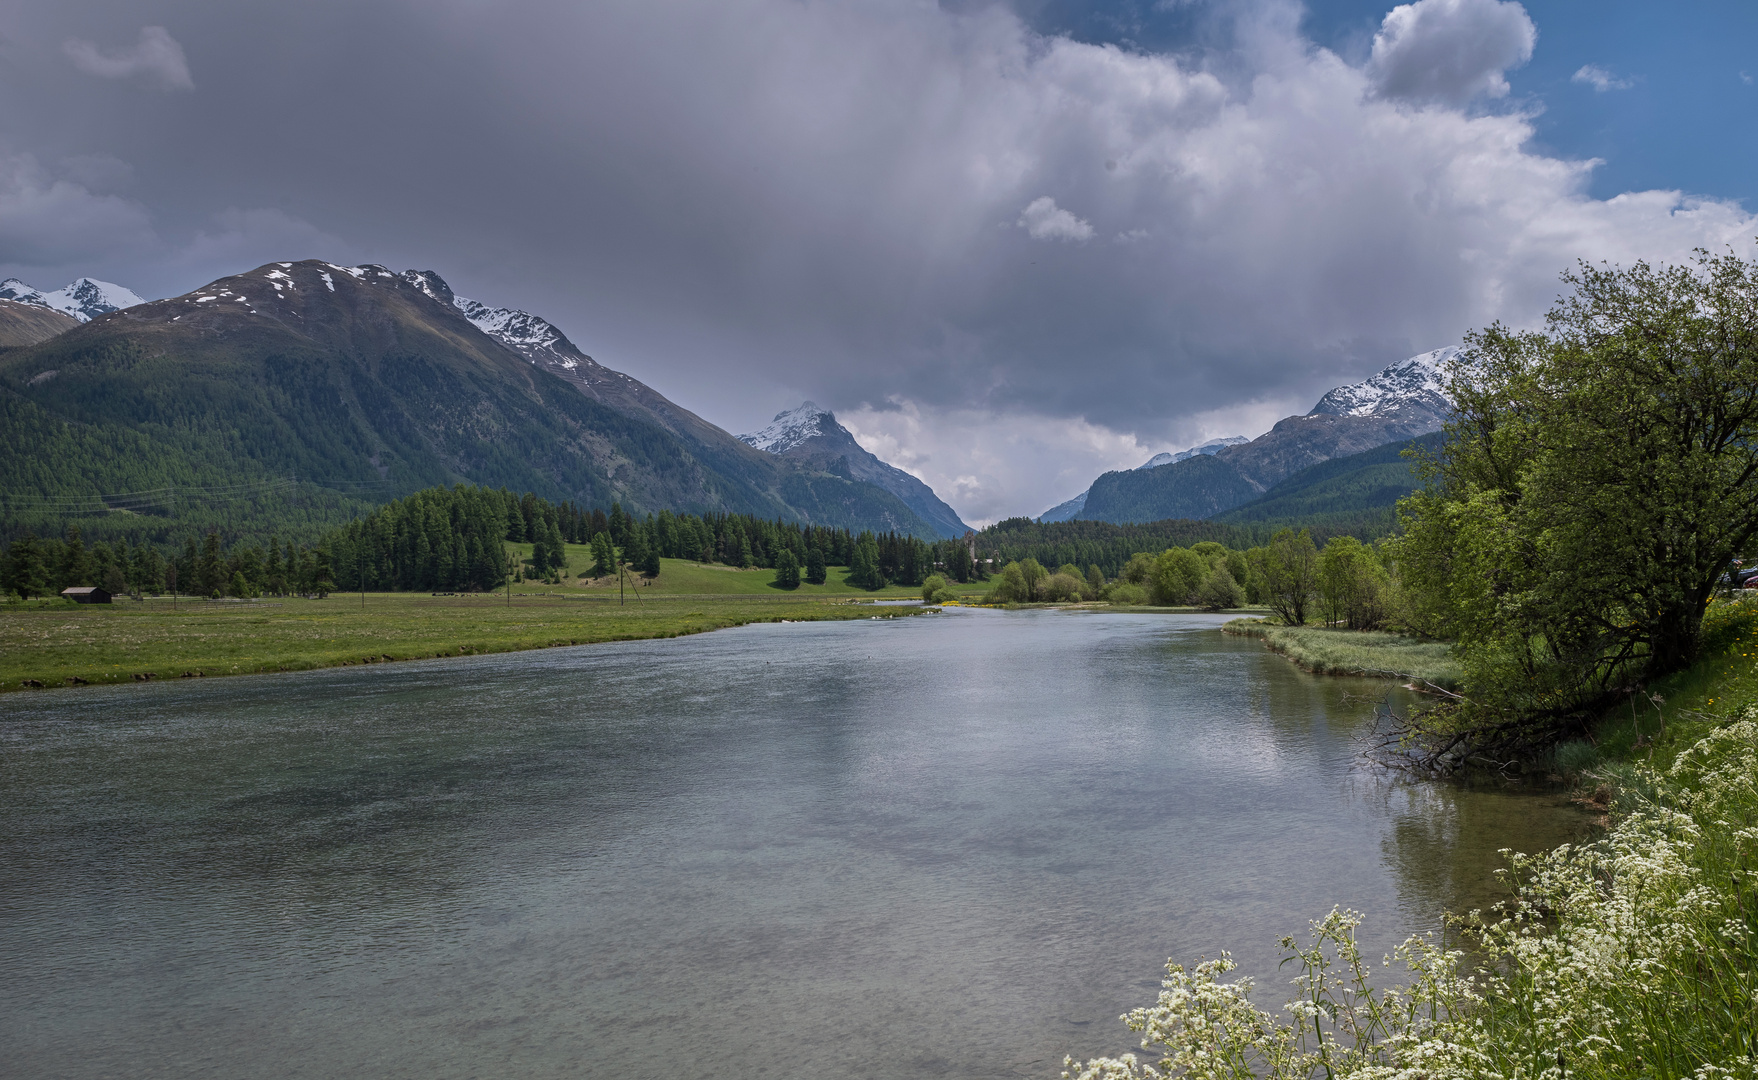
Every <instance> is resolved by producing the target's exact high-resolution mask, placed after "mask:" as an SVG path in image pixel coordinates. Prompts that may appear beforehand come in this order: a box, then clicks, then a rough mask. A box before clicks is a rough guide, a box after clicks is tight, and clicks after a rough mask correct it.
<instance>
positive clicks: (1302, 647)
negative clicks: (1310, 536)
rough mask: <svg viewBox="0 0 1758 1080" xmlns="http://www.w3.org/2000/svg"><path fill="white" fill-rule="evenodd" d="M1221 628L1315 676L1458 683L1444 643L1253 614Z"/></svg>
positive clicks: (1450, 685)
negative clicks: (1271, 619) (1283, 621)
mask: <svg viewBox="0 0 1758 1080" xmlns="http://www.w3.org/2000/svg"><path fill="white" fill-rule="evenodd" d="M1224 629H1225V630H1226V632H1227V633H1229V634H1241V635H1244V636H1246V637H1255V638H1261V639H1263V642H1264V644H1266V645H1268V646H1269V647H1270V648H1271V649H1274V650H1275V651H1276V652H1279V653H1281V654H1282V655H1283V656H1286V657H1287V658H1288V659H1290V660H1292V661H1294V662H1295V663H1296V664H1299V665H1300V666H1301V667H1303V668H1305V669H1306V670H1308V671H1312V672H1317V673H1318V674H1320V675H1373V676H1380V677H1385V678H1410V679H1418V680H1421V681H1423V682H1427V683H1433V684H1434V685H1435V686H1439V687H1442V688H1444V689H1448V690H1451V689H1454V688H1455V687H1457V686H1458V684H1459V665H1458V663H1457V662H1456V661H1454V660H1453V657H1452V648H1451V646H1449V645H1447V644H1446V643H1445V642H1439V641H1420V640H1418V639H1416V638H1412V637H1405V636H1404V635H1402V634H1386V633H1377V632H1371V631H1363V630H1330V629H1325V628H1322V627H1316V626H1277V625H1274V624H1272V623H1267V622H1264V621H1262V620H1259V619H1234V620H1233V621H1232V622H1230V623H1228V624H1227V625H1226V626H1225V627H1224Z"/></svg>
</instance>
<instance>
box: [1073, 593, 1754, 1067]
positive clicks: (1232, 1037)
mask: <svg viewBox="0 0 1758 1080" xmlns="http://www.w3.org/2000/svg"><path fill="white" fill-rule="evenodd" d="M1705 641H1706V646H1707V647H1706V650H1705V653H1706V655H1705V659H1703V660H1702V661H1701V662H1699V663H1698V664H1697V665H1696V666H1694V667H1693V668H1692V669H1690V670H1689V671H1686V672H1684V673H1682V674H1680V675H1678V676H1675V677H1674V678H1672V679H1669V680H1667V681H1666V682H1664V683H1661V684H1657V685H1656V686H1654V687H1651V688H1649V692H1648V694H1647V695H1646V697H1645V700H1646V701H1647V705H1646V706H1637V707H1636V708H1635V709H1634V710H1633V711H1632V715H1631V716H1630V717H1625V716H1622V715H1620V714H1618V713H1616V712H1614V713H1613V714H1611V715H1608V716H1607V717H1606V719H1605V721H1604V722H1603V723H1602V724H1601V726H1600V729H1599V730H1598V731H1597V732H1596V733H1595V736H1594V739H1593V740H1587V741H1588V742H1591V743H1593V744H1594V747H1593V748H1594V749H1595V751H1596V752H1597V753H1598V754H1600V755H1601V759H1600V761H1599V763H1598V764H1597V766H1595V767H1593V768H1590V769H1588V770H1587V771H1585V772H1584V773H1582V774H1581V777H1580V778H1581V779H1583V780H1585V781H1587V782H1589V783H1593V782H1596V781H1600V782H1603V783H1602V791H1601V794H1603V795H1606V796H1607V797H1608V798H1609V800H1610V805H1609V807H1608V809H1609V810H1610V814H1609V815H1608V818H1607V822H1606V824H1607V831H1606V833H1605V834H1604V836H1603V838H1602V839H1600V840H1599V841H1597V842H1594V843H1588V844H1582V845H1576V846H1570V845H1565V846H1564V847H1561V848H1558V849H1556V850H1554V851H1549V852H1544V853H1541V854H1538V855H1532V856H1525V855H1520V856H1514V857H1512V859H1511V867H1510V874H1509V882H1510V883H1511V884H1512V885H1513V886H1514V887H1515V891H1514V893H1513V894H1512V896H1511V897H1510V900H1509V901H1508V903H1507V904H1506V905H1505V906H1504V907H1503V908H1502V909H1501V910H1499V911H1497V912H1493V913H1481V914H1480V913H1476V912H1472V913H1469V914H1466V915H1465V916H1464V917H1462V918H1459V919H1457V920H1456V921H1455V922H1454V924H1453V927H1454V930H1453V934H1454V936H1455V937H1456V938H1462V939H1463V940H1461V941H1459V943H1460V944H1466V943H1469V945H1470V946H1471V948H1472V950H1473V952H1474V954H1475V963H1474V964H1473V965H1472V966H1471V967H1472V974H1469V975H1468V974H1467V973H1466V971H1465V965H1464V964H1463V954H1462V953H1461V952H1459V951H1454V950H1449V949H1447V948H1446V947H1445V946H1444V945H1443V943H1442V942H1440V941H1437V940H1436V939H1434V938H1412V939H1411V940H1410V941H1408V942H1406V943H1405V945H1404V946H1403V947H1402V948H1401V949H1400V950H1399V951H1398V953H1397V960H1398V962H1399V964H1400V967H1401V968H1402V970H1401V971H1400V972H1399V973H1398V974H1396V975H1394V976H1392V977H1391V978H1389V979H1385V981H1386V982H1395V983H1402V985H1401V986H1398V987H1396V988H1380V989H1372V988H1371V987H1372V983H1373V981H1374V980H1375V977H1376V976H1375V969H1377V968H1379V967H1380V965H1379V964H1378V963H1377V962H1376V961H1377V958H1370V957H1366V956H1363V955H1362V953H1361V951H1360V950H1359V948H1358V947H1357V946H1356V944H1355V928H1356V926H1357V925H1359V923H1360V922H1361V916H1360V915H1358V914H1356V913H1354V912H1348V911H1340V910H1334V911H1332V912H1331V914H1330V915H1328V916H1326V917H1324V918H1321V919H1318V920H1316V921H1314V923H1313V924H1312V927H1311V933H1310V936H1309V937H1307V938H1305V939H1296V938H1292V937H1291V938H1287V939H1284V941H1283V947H1284V948H1285V949H1286V950H1287V951H1288V955H1289V960H1290V962H1291V966H1292V968H1293V970H1294V971H1295V972H1296V973H1297V975H1298V977H1297V979H1296V985H1295V991H1294V995H1295V998H1296V1001H1297V1004H1296V1005H1294V1006H1291V1007H1290V1009H1289V1011H1287V1012H1279V1011H1272V1010H1271V1009H1266V1008H1262V1007H1260V1005H1272V1004H1273V1003H1271V1002H1267V1001H1266V1002H1260V1003H1254V1002H1253V1001H1252V999H1251V997H1250V996H1249V987H1248V986H1246V985H1243V984H1241V983H1237V982H1228V981H1226V973H1227V971H1228V970H1229V968H1230V966H1231V965H1230V962H1229V961H1228V960H1227V959H1226V958H1225V954H1223V958H1222V959H1221V960H1219V961H1205V962H1203V963H1201V964H1198V965H1197V966H1196V967H1194V968H1192V969H1186V968H1185V967H1183V966H1181V965H1177V964H1172V965H1169V966H1168V969H1167V975H1166V978H1165V981H1164V984H1163V985H1164V986H1165V988H1166V990H1167V991H1168V992H1166V993H1162V994H1161V995H1160V997H1159V1000H1158V1001H1157V1002H1155V1003H1153V1004H1151V1005H1148V1006H1146V1007H1144V1008H1141V1009H1138V1010H1136V1011H1134V1012H1132V1013H1131V1014H1130V1015H1129V1016H1128V1017H1127V1018H1126V1019H1127V1020H1128V1021H1129V1026H1130V1027H1131V1028H1132V1029H1133V1030H1135V1031H1136V1032H1138V1033H1140V1034H1141V1036H1145V1041H1143V1042H1142V1044H1141V1045H1142V1046H1143V1047H1144V1048H1145V1049H1146V1050H1147V1054H1146V1055H1143V1056H1144V1057H1146V1058H1148V1059H1149V1060H1152V1059H1158V1060H1157V1064H1158V1065H1159V1067H1160V1068H1161V1069H1162V1070H1164V1071H1168V1072H1177V1071H1179V1070H1187V1071H1188V1073H1189V1074H1190V1075H1200V1076H1205V1077H1231V1078H1235V1080H1247V1078H1253V1080H1258V1078H1274V1080H1295V1078H1302V1080H1304V1078H1307V1077H1310V1076H1314V1075H1318V1074H1320V1073H1323V1074H1324V1075H1327V1076H1332V1077H1335V1078H1337V1080H1345V1078H1357V1080H1369V1078H1374V1080H1383V1078H1385V1077H1390V1076H1411V1077H1415V1076H1421V1077H1425V1078H1428V1080H1455V1078H1456V1080H1465V1078H1485V1077H1523V1078H1531V1080H1541V1078H1558V1080H1561V1078H1563V1077H1569V1078H1582V1080H1625V1078H1629V1077H1655V1078H1660V1077H1666V1078H1685V1077H1692V1078H1703V1080H1708V1078H1710V1077H1753V1076H1758V905H1754V903H1753V897H1754V895H1758V870H1755V869H1754V867H1755V866H1758V603H1740V604H1717V605H1716V606H1715V607H1714V608H1712V609H1711V611H1710V613H1709V615H1708V617H1707V618H1706V620H1705ZM1216 944H1217V945H1224V944H1226V943H1216ZM1380 977H1381V978H1384V976H1380ZM1132 1041H1133V1040H1132ZM1069 1065H1070V1067H1069V1068H1068V1071H1067V1072H1065V1073H1064V1075H1065V1076H1072V1077H1077V1078H1080V1080H1124V1078H1141V1077H1146V1076H1148V1075H1157V1074H1150V1073H1148V1072H1147V1071H1145V1070H1144V1069H1143V1068H1142V1063H1141V1062H1140V1061H1137V1060H1133V1059H1131V1058H1101V1059H1095V1060H1092V1061H1088V1062H1086V1063H1084V1064H1075V1063H1072V1062H1071V1063H1069ZM1179 1074H1180V1075H1182V1074H1183V1073H1182V1072H1180V1073H1179Z"/></svg>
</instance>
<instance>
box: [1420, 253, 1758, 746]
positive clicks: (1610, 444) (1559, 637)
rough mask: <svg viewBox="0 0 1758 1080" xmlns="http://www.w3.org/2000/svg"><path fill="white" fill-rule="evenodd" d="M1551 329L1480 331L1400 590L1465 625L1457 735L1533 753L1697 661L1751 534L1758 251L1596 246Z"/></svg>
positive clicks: (1444, 627) (1423, 499) (1437, 625)
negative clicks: (1605, 253)
mask: <svg viewBox="0 0 1758 1080" xmlns="http://www.w3.org/2000/svg"><path fill="white" fill-rule="evenodd" d="M1564 281H1565V282H1566V283H1567V284H1568V285H1569V286H1571V287H1572V292H1571V293H1570V294H1569V295H1567V296H1565V297H1564V298H1563V299H1561V300H1560V301H1559V302H1558V303H1557V304H1556V306H1555V307H1553V308H1552V310H1551V312H1550V314H1549V316H1548V319H1547V324H1546V329H1545V331H1544V332H1542V333H1539V332H1528V333H1520V332H1515V331H1511V330H1508V329H1506V328H1504V327H1502V326H1500V325H1496V326H1492V327H1490V328H1489V329H1487V330H1484V331H1481V332H1478V333H1473V334H1471V335H1468V336H1467V339H1466V343H1467V346H1468V348H1467V349H1466V350H1465V351H1464V352H1463V353H1462V354H1461V355H1460V357H1459V358H1458V360H1457V362H1456V363H1455V364H1454V366H1453V367H1452V369H1451V370H1450V371H1449V372H1448V387H1449V390H1450V392H1451V393H1452V395H1453V397H1454V400H1455V402H1456V409H1457V411H1456V414H1455V420H1454V422H1453V423H1452V424H1451V425H1449V427H1448V429H1447V435H1448V438H1447V442H1446V444H1445V446H1444V448H1443V449H1442V450H1441V451H1440V453H1439V454H1438V455H1437V456H1435V457H1434V458H1432V459H1431V460H1430V461H1429V462H1428V479H1429V481H1430V487H1429V488H1427V489H1426V490H1423V491H1419V492H1418V493H1417V494H1415V495H1413V496H1410V497H1409V498H1407V499H1406V500H1405V501H1404V502H1403V503H1402V504H1401V507H1400V516H1401V518H1402V521H1403V524H1404V528H1405V531H1406V535H1405V537H1404V538H1403V539H1402V540H1401V541H1399V543H1398V544H1397V547H1396V551H1397V557H1398V564H1399V577H1400V580H1401V582H1402V584H1403V587H1404V589H1405V590H1406V591H1407V593H1408V594H1409V602H1408V604H1407V607H1408V609H1409V611H1410V612H1411V615H1412V617H1413V618H1414V619H1415V620H1416V621H1418V622H1419V623H1421V624H1422V625H1423V626H1424V627H1425V628H1426V629H1429V630H1431V631H1436V632H1440V633H1444V634H1446V635H1448V636H1452V637H1456V638H1457V641H1458V645H1457V647H1456V651H1457V654H1458V655H1459V657H1460V660H1461V664H1462V667H1463V668H1464V671H1465V682H1466V687H1467V691H1468V696H1469V699H1470V701H1471V705H1470V706H1469V707H1468V708H1467V709H1466V710H1465V711H1466V712H1467V713H1469V714H1470V715H1469V716H1465V717H1455V718H1454V719H1455V720H1456V721H1458V722H1460V723H1462V724H1463V726H1462V727H1461V728H1459V729H1458V731H1456V732H1455V734H1454V738H1457V739H1463V740H1464V741H1465V742H1466V743H1467V744H1469V745H1475V746H1477V747H1479V748H1482V749H1484V751H1485V752H1498V751H1507V752H1519V751H1521V750H1523V749H1531V748H1535V747H1538V746H1542V745H1543V744H1545V743H1547V742H1548V741H1550V740H1553V739H1555V738H1557V737H1559V736H1561V735H1565V734H1568V733H1571V732H1573V731H1576V730H1580V729H1581V728H1582V727H1583V725H1585V724H1586V723H1588V722H1589V719H1590V718H1591V717H1593V716H1595V715H1597V713H1598V712H1599V710H1600V709H1602V708H1603V707H1604V706H1605V705H1606V704H1609V703H1610V702H1612V701H1614V700H1616V698H1617V696H1618V695H1619V694H1620V693H1622V692H1623V691H1624V688H1626V687H1628V686H1629V685H1631V683H1632V682H1633V681H1637V680H1645V679H1652V678H1657V677H1660V676H1663V675H1666V674H1669V673H1671V672H1675V671H1678V670H1680V669H1682V668H1684V667H1685V666H1687V665H1689V664H1690V663H1691V662H1692V661H1693V660H1694V659H1695V658H1696V657H1697V655H1698V653H1699V650H1700V646H1701V624H1702V618H1703V611H1704V607H1705V605H1706V603H1707V602H1708V600H1709V599H1710V596H1711V595H1712V593H1713V591H1714V589H1715V586H1716V581H1717V579H1718V578H1719V577H1720V576H1721V575H1722V574H1723V573H1724V572H1725V570H1726V568H1727V566H1728V564H1729V561H1730V560H1731V559H1732V558H1734V557H1735V556H1736V555H1739V554H1742V553H1743V552H1745V551H1746V550H1747V548H1748V547H1749V545H1750V544H1751V543H1752V541H1753V539H1754V537H1755V535H1758V497H1755V496H1758V263H1753V262H1748V261H1746V260H1743V259H1740V258H1738V257H1737V256H1735V255H1733V254H1732V253H1729V254H1727V255H1720V256H1712V255H1710V254H1708V253H1707V252H1699V253H1698V256H1697V259H1696V261H1695V264H1694V265H1686V266H1651V265H1649V264H1647V263H1637V264H1636V265H1635V266H1633V267H1631V268H1629V269H1621V270H1620V269H1612V268H1595V267H1592V266H1588V265H1586V264H1582V265H1581V266H1580V267H1579V268H1578V270H1577V271H1576V272H1574V273H1570V274H1566V275H1564Z"/></svg>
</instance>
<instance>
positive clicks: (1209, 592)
mask: <svg viewBox="0 0 1758 1080" xmlns="http://www.w3.org/2000/svg"><path fill="white" fill-rule="evenodd" d="M1243 603H1245V590H1244V589H1241V588H1240V587H1239V582H1237V581H1234V580H1233V575H1232V574H1231V573H1229V572H1228V570H1227V567H1226V564H1224V563H1223V564H1221V565H1219V566H1216V567H1215V568H1214V569H1213V570H1211V571H1209V574H1208V576H1207V577H1205V578H1203V583H1202V584H1201V585H1199V586H1197V590H1196V604H1197V606H1198V607H1201V608H1206V609H1208V610H1209V611H1220V610H1222V609H1224V608H1236V607H1238V606H1239V605H1241V604H1243Z"/></svg>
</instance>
